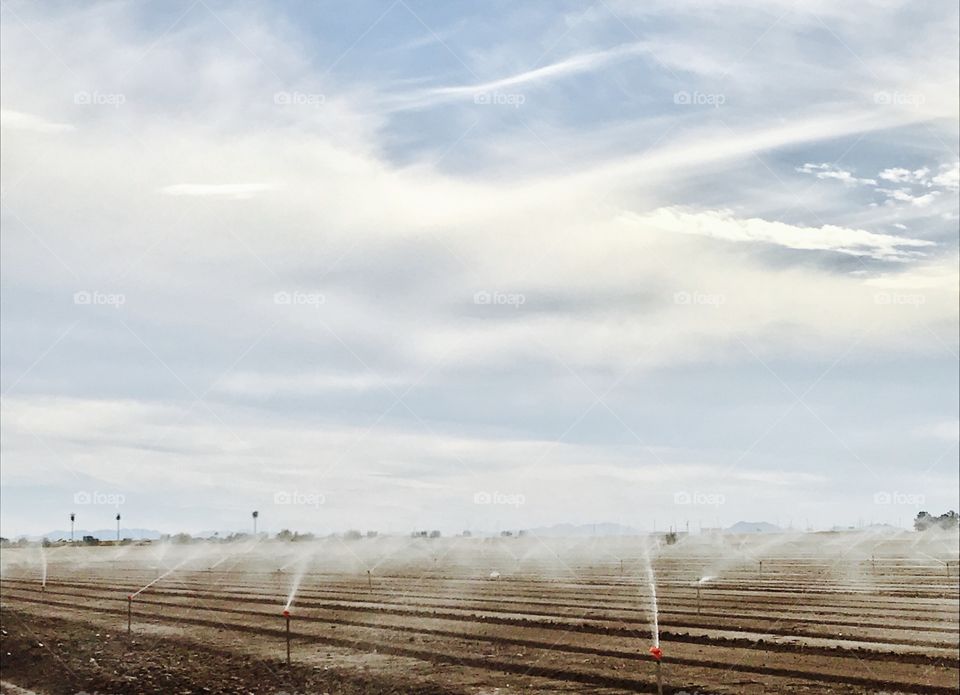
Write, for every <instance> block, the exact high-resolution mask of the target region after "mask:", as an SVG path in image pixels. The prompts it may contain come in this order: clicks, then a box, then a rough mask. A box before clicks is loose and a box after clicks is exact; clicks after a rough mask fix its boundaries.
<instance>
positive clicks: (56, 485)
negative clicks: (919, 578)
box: [0, 0, 960, 536]
mask: <svg viewBox="0 0 960 695" xmlns="http://www.w3.org/2000/svg"><path fill="white" fill-rule="evenodd" d="M0 16H2V138H3V148H2V174H3V191H2V194H3V204H2V218H0V221H2V226H3V236H2V254H3V256H2V270H3V278H2V290H3V292H2V328H3V331H2V352H3V364H2V389H3V418H2V439H3V442H2V443H3V467H2V483H3V488H2V505H0V526H2V529H0V530H2V533H3V535H4V536H15V535H17V534H21V533H26V534H33V533H40V532H45V531H49V530H52V529H62V528H65V527H67V526H68V521H67V515H68V514H69V512H71V511H74V512H76V513H77V515H78V526H80V527H84V528H91V529H92V528H109V527H110V526H111V525H112V519H113V516H114V514H115V512H116V508H115V505H112V504H111V501H113V502H115V501H117V500H119V501H122V502H123V504H122V505H120V507H119V510H120V512H121V514H122V515H123V517H124V525H129V526H131V527H137V528H155V529H159V530H162V531H171V532H172V531H178V530H187V531H192V532H197V531H200V530H203V529H222V530H227V529H238V530H241V529H247V528H248V527H249V516H250V511H251V510H253V509H258V510H259V511H260V519H261V528H262V529H264V530H272V531H277V530H279V529H281V528H284V527H289V528H294V529H298V530H302V531H307V530H312V531H320V532H325V531H335V530H344V529H347V528H362V529H368V528H376V529H380V530H391V531H397V532H406V531H409V530H412V529H414V528H426V529H433V528H437V529H442V530H444V531H445V532H459V531H461V530H463V529H465V528H471V529H478V530H496V529H502V528H522V527H531V526H540V525H547V524H553V523H562V522H570V523H594V522H604V521H609V522H619V523H623V524H626V525H630V526H634V527H637V528H651V527H652V525H653V523H654V522H655V521H656V523H657V525H658V527H661V528H663V527H666V526H667V525H668V524H671V523H673V524H678V525H680V526H682V525H683V524H684V523H685V522H686V521H687V520H689V521H690V523H691V525H692V526H693V527H694V528H696V526H697V525H698V524H699V523H702V524H703V525H705V526H714V525H716V524H721V525H725V526H726V525H729V524H732V523H733V522H736V521H738V520H741V519H750V520H761V519H762V520H766V521H770V522H777V521H779V523H780V524H781V525H784V526H786V525H787V524H788V523H790V522H792V524H793V525H794V526H795V527H798V528H799V527H803V526H804V525H805V524H807V523H808V521H809V523H810V524H811V525H813V526H817V527H829V526H831V525H834V524H842V525H851V524H857V523H858V521H860V522H863V523H869V522H871V521H873V522H876V523H879V522H886V523H893V524H897V523H899V524H901V525H904V526H906V525H908V524H909V523H910V520H911V519H912V518H913V516H914V515H915V514H916V513H917V511H919V510H920V509H927V510H929V511H931V512H933V513H937V514H939V513H941V512H943V511H946V510H947V509H950V508H953V509H956V508H957V507H958V468H957V456H958V451H957V443H958V368H957V364H958V361H957V360H958V358H957V352H958V241H957V238H958V237H957V228H958V188H960V160H958V154H957V153H958V98H960V90H958V78H957V75H958V48H957V46H958V29H957V27H958V16H957V7H956V5H955V4H954V3H947V2H883V3H880V2H871V3H856V4H855V5H853V4H847V3H837V2H807V3H803V4H802V6H800V5H796V4H795V3H792V2H780V1H773V2H771V1H765V2H738V3H733V2H726V1H724V0H715V1H713V2H705V3H704V2H700V3H684V2H680V3H677V2H644V3H631V2H618V1H617V0H598V2H596V3H554V2H550V3H546V2H543V3H540V2H532V3H523V4H522V5H519V6H518V5H517V4H515V3H509V2H492V3H485V4H483V5H480V4H474V3H426V2H418V1H414V0H396V1H395V2H392V3H389V2H383V3H370V2H357V3H341V4H336V5H334V4H328V3H275V4H272V5H271V6H269V7H267V6H262V5H259V4H254V3H219V2H209V1H205V0H197V2H169V3H167V2H163V3H159V2H153V3H134V2H104V3H93V4H84V5H83V6H80V5H77V4H74V3H43V4H37V3H28V2H17V1H12V2H5V3H4V4H3V7H2V15H0ZM478 493H488V494H489V495H490V497H489V498H487V497H485V496H484V495H483V494H480V495H479V496H478ZM495 493H496V494H495ZM78 494H80V495H81V497H75V496H76V495H78ZM83 494H87V495H90V496H91V497H90V501H91V502H97V501H98V500H99V501H100V502H103V503H102V504H96V503H94V504H83V502H84V498H83V497H82V495H83ZM110 495H113V496H114V497H109V496H110ZM108 497H109V499H108Z"/></svg>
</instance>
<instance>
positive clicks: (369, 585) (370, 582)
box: [367, 570, 373, 590]
mask: <svg viewBox="0 0 960 695" xmlns="http://www.w3.org/2000/svg"><path fill="white" fill-rule="evenodd" d="M367 589H370V590H373V577H371V576H370V570H367Z"/></svg>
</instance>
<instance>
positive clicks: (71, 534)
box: [70, 512, 77, 543]
mask: <svg viewBox="0 0 960 695" xmlns="http://www.w3.org/2000/svg"><path fill="white" fill-rule="evenodd" d="M76 520H77V515H76V514H74V513H73V512H70V542H71V543H73V522H74V521H76Z"/></svg>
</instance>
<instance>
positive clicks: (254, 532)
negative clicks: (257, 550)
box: [252, 511, 260, 536]
mask: <svg viewBox="0 0 960 695" xmlns="http://www.w3.org/2000/svg"><path fill="white" fill-rule="evenodd" d="M252 516H253V535H254V536H256V535H257V517H259V516H260V512H257V511H255V512H254V513H253V514H252Z"/></svg>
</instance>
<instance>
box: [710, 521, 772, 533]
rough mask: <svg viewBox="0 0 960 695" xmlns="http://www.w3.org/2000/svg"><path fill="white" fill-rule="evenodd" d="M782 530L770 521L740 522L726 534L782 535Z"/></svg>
mask: <svg viewBox="0 0 960 695" xmlns="http://www.w3.org/2000/svg"><path fill="white" fill-rule="evenodd" d="M782 531H783V529H782V528H780V527H779V526H777V525H776V524H771V523H770V522H768V521H738V522H737V523H735V524H734V525H733V526H731V527H730V528H728V529H725V530H724V533H781V532H782Z"/></svg>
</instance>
